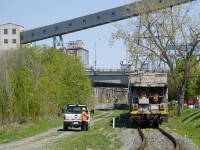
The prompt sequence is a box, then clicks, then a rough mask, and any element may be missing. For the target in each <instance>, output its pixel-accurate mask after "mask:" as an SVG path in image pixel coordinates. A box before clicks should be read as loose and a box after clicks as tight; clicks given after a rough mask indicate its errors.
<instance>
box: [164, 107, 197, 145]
mask: <svg viewBox="0 0 200 150" xmlns="http://www.w3.org/2000/svg"><path fill="white" fill-rule="evenodd" d="M177 108H178V107H177V106H175V107H173V108H172V109H171V110H170V118H169V123H168V124H165V126H167V127H169V128H170V129H171V130H172V131H174V132H177V133H178V134H180V135H182V136H186V137H188V138H190V139H192V140H193V141H194V143H196V144H197V145H198V146H199V147H200V109H199V108H194V109H191V108H185V109H184V114H183V115H182V116H177V115H176V114H177Z"/></svg>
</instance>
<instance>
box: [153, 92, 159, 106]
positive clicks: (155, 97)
mask: <svg viewBox="0 0 200 150" xmlns="http://www.w3.org/2000/svg"><path fill="white" fill-rule="evenodd" d="M153 102H154V103H155V104H157V103H158V94H157V93H154V94H153Z"/></svg>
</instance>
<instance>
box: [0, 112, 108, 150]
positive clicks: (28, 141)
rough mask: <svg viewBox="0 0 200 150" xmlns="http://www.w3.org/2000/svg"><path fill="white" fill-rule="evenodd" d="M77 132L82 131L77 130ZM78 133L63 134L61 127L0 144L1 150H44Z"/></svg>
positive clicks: (93, 121)
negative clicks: (51, 144)
mask: <svg viewBox="0 0 200 150" xmlns="http://www.w3.org/2000/svg"><path fill="white" fill-rule="evenodd" d="M103 113H107V114H106V116H107V115H110V114H111V113H109V114H108V112H103ZM104 117H105V116H104ZM101 119H102V118H98V119H94V120H91V125H92V124H94V123H95V122H96V121H98V120H101ZM77 130H80V129H77ZM76 133H78V132H77V131H76V130H73V131H70V132H63V126H60V127H57V128H53V129H51V130H48V131H47V132H44V133H41V134H37V135H35V136H31V137H28V138H25V139H21V140H18V141H15V142H11V143H7V144H0V150H28V149H29V150H33V149H38V150H41V149H44V146H45V145H48V144H50V143H52V142H55V141H58V140H59V139H63V138H66V137H69V136H71V135H73V134H76Z"/></svg>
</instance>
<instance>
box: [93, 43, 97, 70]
mask: <svg viewBox="0 0 200 150" xmlns="http://www.w3.org/2000/svg"><path fill="white" fill-rule="evenodd" d="M94 46H95V49H94V50H95V51H94V55H95V60H94V69H95V70H96V69H97V58H96V41H95V44H94Z"/></svg>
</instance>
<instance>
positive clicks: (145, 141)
mask: <svg viewBox="0 0 200 150" xmlns="http://www.w3.org/2000/svg"><path fill="white" fill-rule="evenodd" d="M138 132H139V134H140V137H141V139H142V142H141V144H140V146H139V147H138V150H144V149H145V146H146V143H147V138H146V137H145V136H144V133H143V132H142V130H141V129H140V128H138Z"/></svg>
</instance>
